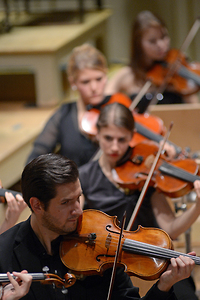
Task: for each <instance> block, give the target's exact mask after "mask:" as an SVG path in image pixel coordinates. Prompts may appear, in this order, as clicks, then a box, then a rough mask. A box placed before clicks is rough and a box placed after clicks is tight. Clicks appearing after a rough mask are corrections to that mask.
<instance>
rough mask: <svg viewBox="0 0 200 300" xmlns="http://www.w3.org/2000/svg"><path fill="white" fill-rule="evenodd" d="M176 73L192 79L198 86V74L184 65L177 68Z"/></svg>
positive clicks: (199, 81)
mask: <svg viewBox="0 0 200 300" xmlns="http://www.w3.org/2000/svg"><path fill="white" fill-rule="evenodd" d="M178 74H179V75H180V76H182V77H183V78H185V79H188V80H192V81H194V83H195V84H196V85H198V86H200V76H198V75H196V74H195V73H194V72H190V71H189V70H188V69H187V68H186V67H184V66H181V67H180V69H179V70H178Z"/></svg>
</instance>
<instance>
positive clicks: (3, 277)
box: [0, 273, 46, 283]
mask: <svg viewBox="0 0 200 300" xmlns="http://www.w3.org/2000/svg"><path fill="white" fill-rule="evenodd" d="M28 274H29V275H31V276H32V278H33V281H37V280H44V279H45V278H46V275H45V274H44V273H28ZM11 276H12V277H13V278H15V276H14V275H13V274H11ZM0 282H1V283H3V282H10V280H9V278H8V276H7V274H6V273H1V274H0Z"/></svg>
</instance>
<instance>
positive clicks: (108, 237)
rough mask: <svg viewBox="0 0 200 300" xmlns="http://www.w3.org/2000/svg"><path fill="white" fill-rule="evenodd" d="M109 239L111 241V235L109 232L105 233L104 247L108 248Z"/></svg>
mask: <svg viewBox="0 0 200 300" xmlns="http://www.w3.org/2000/svg"><path fill="white" fill-rule="evenodd" d="M111 241H112V236H111V234H110V233H109V234H108V235H107V238H106V241H105V247H106V249H108V250H109V247H110V243H111Z"/></svg>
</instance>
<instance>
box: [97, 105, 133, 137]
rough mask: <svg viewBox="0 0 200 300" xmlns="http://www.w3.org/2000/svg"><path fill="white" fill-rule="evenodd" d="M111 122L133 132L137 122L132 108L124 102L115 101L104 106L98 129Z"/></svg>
mask: <svg viewBox="0 0 200 300" xmlns="http://www.w3.org/2000/svg"><path fill="white" fill-rule="evenodd" d="M109 124H114V125H115V126H117V127H123V128H126V129H127V130H129V131H131V132H132V133H133V131H134V125H135V122H134V118H133V115H132V112H131V111H130V109H129V108H128V107H126V106H124V105H123V104H120V103H117V102H115V103H112V104H108V105H106V106H104V107H103V108H102V110H101V113H100V115H99V119H98V121H97V129H98V131H99V130H100V129H101V128H102V127H107V126H108V125H109Z"/></svg>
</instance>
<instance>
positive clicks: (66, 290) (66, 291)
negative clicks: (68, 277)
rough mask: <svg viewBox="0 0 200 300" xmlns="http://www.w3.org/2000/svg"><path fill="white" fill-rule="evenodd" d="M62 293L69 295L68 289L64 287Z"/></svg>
mask: <svg viewBox="0 0 200 300" xmlns="http://www.w3.org/2000/svg"><path fill="white" fill-rule="evenodd" d="M61 292H62V293H63V294H64V295H66V294H67V293H68V289H66V288H65V287H64V286H63V287H62V290H61Z"/></svg>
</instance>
